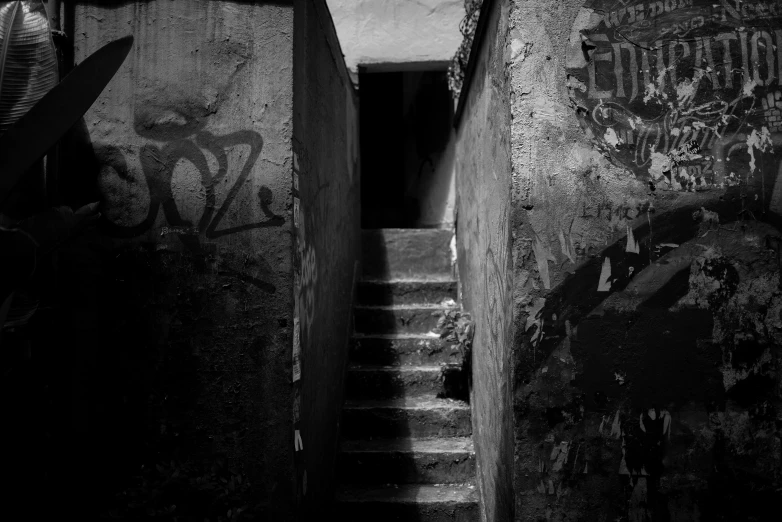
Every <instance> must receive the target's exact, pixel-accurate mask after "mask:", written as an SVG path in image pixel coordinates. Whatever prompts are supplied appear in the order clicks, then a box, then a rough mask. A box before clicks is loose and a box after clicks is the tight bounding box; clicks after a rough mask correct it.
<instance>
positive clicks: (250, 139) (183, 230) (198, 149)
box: [95, 129, 285, 292]
mask: <svg viewBox="0 0 782 522" xmlns="http://www.w3.org/2000/svg"><path fill="white" fill-rule="evenodd" d="M180 134H182V135H174V136H173V137H172V136H171V135H170V134H164V133H153V134H151V136H149V137H152V138H153V139H154V140H155V142H154V143H146V144H144V145H142V146H141V147H140V149H139V150H138V155H137V158H130V159H132V160H137V162H138V164H140V166H141V174H142V176H143V180H139V179H138V178H139V177H140V176H138V175H137V174H136V173H135V172H134V169H133V167H132V166H131V164H130V161H129V156H127V155H126V153H125V152H123V150H121V149H120V148H119V147H116V146H113V145H105V144H104V145H98V146H96V147H95V154H96V156H97V158H98V160H99V161H100V163H101V164H102V173H101V174H102V178H103V180H104V181H105V180H106V179H107V178H108V179H109V182H108V184H109V188H105V187H104V191H109V192H111V191H112V190H114V191H116V186H117V185H116V184H117V182H119V183H125V184H126V185H127V186H130V187H133V189H132V190H134V191H136V193H135V195H134V196H131V197H129V198H128V197H125V198H123V199H122V200H120V201H117V202H116V205H117V207H119V208H120V209H121V210H122V216H123V218H125V219H123V220H121V221H120V222H115V221H112V219H111V218H109V217H104V218H103V223H102V225H103V229H104V231H105V232H106V233H107V234H108V235H109V236H111V237H116V238H135V237H139V236H141V235H143V234H145V233H147V232H149V231H150V230H151V229H152V228H153V227H155V226H156V223H157V221H158V215H159V213H160V212H161V210H162V213H163V216H164V218H165V222H166V225H165V226H163V227H161V229H160V231H161V235H163V236H165V235H168V234H176V237H178V238H179V240H180V241H181V242H182V244H183V245H184V246H185V247H186V248H187V249H188V250H190V251H191V252H193V253H194V254H197V255H198V256H202V255H203V254H204V241H205V240H211V239H217V238H220V237H225V236H228V235H232V234H236V233H240V232H246V231H249V230H254V229H260V228H267V227H280V226H282V225H283V224H284V223H285V218H284V217H283V216H280V215H277V214H275V212H274V211H273V210H272V209H271V206H270V205H271V204H272V202H273V201H274V194H273V193H272V191H271V189H269V187H267V186H265V185H262V186H261V187H260V189H259V190H258V193H257V194H256V195H255V196H256V198H257V205H258V207H259V209H260V213H261V214H263V216H264V217H265V219H263V220H261V221H257V222H252V223H244V224H238V225H233V226H228V227H225V226H221V224H222V223H223V222H224V221H225V220H226V218H227V217H228V216H231V214H233V213H238V212H239V211H240V209H238V208H234V207H235V202H236V201H237V200H238V199H241V198H242V197H243V196H246V194H245V193H243V191H246V190H247V188H248V184H247V181H248V178H249V177H250V175H251V173H252V172H253V170H254V168H255V166H256V163H257V161H258V158H259V157H260V155H261V151H262V149H263V139H262V137H261V135H260V134H259V133H257V132H255V131H236V132H231V133H228V134H224V135H216V134H212V133H210V132H208V131H205V130H202V129H188V130H185V131H183V132H181V133H180ZM185 134H186V135H185ZM161 141H162V145H161V144H160V142H161ZM241 149H245V150H247V149H248V152H247V153H246V157H245V158H244V161H243V162H241V163H240V164H239V166H238V170H239V173H238V175H237V176H236V177H233V176H232V175H231V174H233V172H232V171H231V169H230V168H229V165H230V163H231V162H230V159H231V158H230V156H231V155H232V154H236V152H237V151H239V153H240V154H242V155H243V154H244V153H243V152H242V151H241ZM210 156H211V158H213V159H214V161H212V162H210V159H211V158H210ZM183 162H186V163H189V165H190V166H192V168H193V169H194V170H190V171H188V174H190V173H192V172H195V176H196V178H197V179H189V180H188V181H189V182H191V184H190V185H189V186H190V187H192V186H199V185H200V188H201V191H200V194H188V195H187V196H186V197H185V198H181V197H180V199H179V200H178V199H177V194H176V188H177V187H176V184H175V180H174V177H175V174H176V172H177V167H178V166H179V165H181V164H182V163H183ZM213 165H214V166H213ZM232 178H233V179H232ZM231 179H232V180H231ZM140 181H141V182H142V183H139V182H140ZM105 184H106V183H104V185H105ZM112 184H113V185H112ZM138 193H141V194H144V193H145V194H144V195H143V196H139V195H138ZM221 194H225V195H224V197H223V198H222V202H221V203H219V205H218V196H220V195H221ZM144 196H145V197H144ZM108 199H109V200H111V199H112V198H111V197H109V198H108ZM139 201H141V202H144V201H145V203H142V205H144V204H145V205H146V208H141V207H140V205H138V203H139ZM193 201H197V202H203V210H202V211H201V215H200V216H199V218H198V220H197V221H195V222H194V221H193V220H191V219H186V218H185V217H184V216H183V214H184V212H183V208H185V207H187V206H188V205H192V202H193ZM112 203H113V202H112ZM112 210H115V209H110V211H109V215H111V211H112ZM104 214H105V213H104ZM249 214H252V215H255V214H256V213H255V212H254V211H253V212H249ZM128 216H131V217H130V218H129V217H128ZM141 216H143V217H141ZM133 217H139V219H137V220H135V222H129V221H133ZM231 217H233V216H231ZM228 271H229V272H236V275H240V276H241V277H242V279H244V280H246V281H247V282H249V283H251V284H254V285H255V286H256V287H258V288H260V289H262V290H264V291H267V292H274V291H275V287H274V285H273V284H271V283H270V282H268V281H264V280H263V279H261V278H258V277H254V276H248V275H247V274H243V273H239V272H237V271H235V270H228Z"/></svg>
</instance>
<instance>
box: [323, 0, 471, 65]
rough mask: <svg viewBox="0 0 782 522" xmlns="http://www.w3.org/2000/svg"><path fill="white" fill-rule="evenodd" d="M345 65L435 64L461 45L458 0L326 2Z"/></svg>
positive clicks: (447, 58) (460, 0) (443, 62)
mask: <svg viewBox="0 0 782 522" xmlns="http://www.w3.org/2000/svg"><path fill="white" fill-rule="evenodd" d="M328 6H329V9H330V11H331V14H332V16H333V17H334V21H335V24H336V27H337V34H338V35H339V41H340V42H341V44H342V50H343V52H344V53H345V61H346V62H347V65H348V67H349V68H350V69H351V70H352V71H354V72H355V71H356V70H357V66H358V65H370V64H375V65H379V64H403V63H407V64H412V63H417V62H440V63H441V66H443V68H445V66H447V62H448V61H450V59H451V58H452V57H453V55H454V53H455V52H456V49H457V48H458V47H459V44H460V43H461V41H462V36H461V33H460V32H459V22H461V20H462V18H463V17H464V2H463V0H423V1H413V0H401V1H399V0H328Z"/></svg>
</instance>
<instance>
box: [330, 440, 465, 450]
mask: <svg viewBox="0 0 782 522" xmlns="http://www.w3.org/2000/svg"><path fill="white" fill-rule="evenodd" d="M342 452H343V453H435V454H441V453H474V447H473V442H472V437H437V438H427V439H411V438H408V437H404V438H396V439H373V440H343V441H342Z"/></svg>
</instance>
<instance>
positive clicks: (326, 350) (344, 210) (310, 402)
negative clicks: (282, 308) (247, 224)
mask: <svg viewBox="0 0 782 522" xmlns="http://www.w3.org/2000/svg"><path fill="white" fill-rule="evenodd" d="M294 25H295V27H296V30H295V33H294V36H295V38H294V70H295V73H294V83H293V85H294V120H293V138H294V157H295V162H294V167H295V168H294V176H295V181H294V185H295V184H296V183H298V190H297V191H296V193H297V195H298V197H300V201H299V204H298V218H297V219H298V223H297V225H296V228H297V236H296V251H297V259H298V263H297V272H298V273H299V276H297V278H296V279H297V280H298V286H297V287H296V288H295V289H294V291H295V292H296V293H297V300H298V311H297V317H298V322H299V325H300V328H301V338H300V343H301V380H300V381H298V382H297V389H298V390H300V396H299V398H298V399H296V398H295V399H294V400H298V401H300V403H299V404H300V407H298V408H294V417H295V416H296V415H300V418H299V419H298V420H297V421H296V422H297V424H296V427H297V429H298V430H299V434H300V437H301V442H302V446H303V448H301V449H300V450H299V451H297V452H296V468H297V471H296V473H297V484H298V485H299V487H298V489H299V492H300V495H301V501H302V506H303V518H302V520H315V519H316V518H318V517H321V516H323V515H324V513H325V511H324V510H326V509H327V508H328V507H329V506H330V502H331V501H332V499H333V495H334V485H335V469H334V467H335V462H336V453H337V444H338V434H339V421H340V417H341V413H342V401H343V396H344V380H345V369H346V366H347V355H348V339H349V335H350V334H351V333H352V327H353V324H352V316H353V307H352V304H353V288H354V286H355V277H357V274H358V268H359V267H358V265H357V262H358V259H359V241H360V237H359V234H360V229H361V224H360V216H359V211H360V201H359V197H360V193H361V191H360V188H359V182H360V179H361V175H360V172H359V161H358V107H357V99H358V97H357V96H356V93H355V92H354V89H353V85H352V83H351V82H350V77H349V76H348V71H347V69H346V67H345V64H344V61H343V59H342V55H341V53H340V47H339V42H338V41H337V37H336V33H335V31H334V29H333V25H332V21H331V19H330V17H329V15H328V10H327V9H326V6H325V2H323V1H322V0H316V1H314V2H313V1H306V2H305V1H301V2H298V3H296V15H295V22H294ZM296 412H299V413H298V414H297V413H296Z"/></svg>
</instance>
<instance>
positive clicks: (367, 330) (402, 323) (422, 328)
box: [353, 304, 457, 334]
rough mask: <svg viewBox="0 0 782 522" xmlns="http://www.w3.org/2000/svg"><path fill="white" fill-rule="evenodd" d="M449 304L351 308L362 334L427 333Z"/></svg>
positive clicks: (451, 308)
mask: <svg viewBox="0 0 782 522" xmlns="http://www.w3.org/2000/svg"><path fill="white" fill-rule="evenodd" d="M455 309H457V307H456V306H455V304H454V306H449V307H442V306H422V305H407V306H405V305H402V306H356V307H354V308H353V317H354V319H355V330H356V332H358V333H363V334H393V333H420V334H423V333H427V332H430V331H432V330H434V329H435V328H436V327H437V322H438V321H439V320H440V317H442V315H443V313H444V312H445V311H446V310H455Z"/></svg>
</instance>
